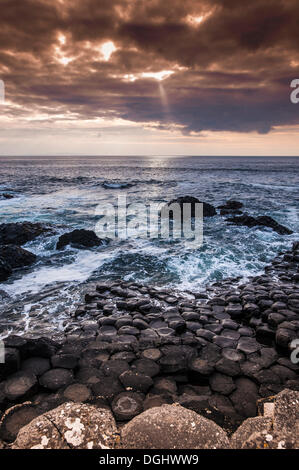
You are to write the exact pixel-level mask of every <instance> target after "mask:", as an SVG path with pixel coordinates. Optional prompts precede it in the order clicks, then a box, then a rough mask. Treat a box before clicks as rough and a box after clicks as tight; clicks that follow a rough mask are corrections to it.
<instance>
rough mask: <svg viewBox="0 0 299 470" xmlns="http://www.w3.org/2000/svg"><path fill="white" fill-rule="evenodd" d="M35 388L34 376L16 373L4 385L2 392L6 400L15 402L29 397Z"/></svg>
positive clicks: (26, 373) (35, 380)
mask: <svg viewBox="0 0 299 470" xmlns="http://www.w3.org/2000/svg"><path fill="white" fill-rule="evenodd" d="M36 386H37V379H36V376H35V375H34V374H30V373H28V372H23V371H21V372H16V373H15V374H13V375H11V376H10V377H9V378H8V379H7V380H6V381H5V383H4V388H3V392H4V394H5V396H6V397H7V398H8V400H11V401H15V400H18V399H19V398H22V397H27V396H29V394H30V393H32V392H33V391H34V389H35V388H36Z"/></svg>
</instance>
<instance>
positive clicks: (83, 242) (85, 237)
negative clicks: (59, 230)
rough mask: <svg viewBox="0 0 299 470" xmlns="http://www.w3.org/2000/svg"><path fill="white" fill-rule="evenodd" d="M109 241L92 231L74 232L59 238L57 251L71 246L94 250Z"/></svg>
mask: <svg viewBox="0 0 299 470" xmlns="http://www.w3.org/2000/svg"><path fill="white" fill-rule="evenodd" d="M106 243H107V240H102V239H101V238H99V237H97V235H96V234H95V233H94V232H93V231H92V230H84V229H81V230H73V231H72V232H69V233H64V234H63V235H61V236H60V237H59V240H58V243H57V246H56V248H57V250H59V249H61V248H64V247H65V246H67V245H71V246H73V247H75V248H82V247H86V248H92V247H94V246H101V245H105V244H106Z"/></svg>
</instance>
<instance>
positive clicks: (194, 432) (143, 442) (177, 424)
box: [121, 405, 229, 449]
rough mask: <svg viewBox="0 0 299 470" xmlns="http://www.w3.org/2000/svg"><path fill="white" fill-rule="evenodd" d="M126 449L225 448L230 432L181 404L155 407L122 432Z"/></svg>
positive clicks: (123, 444)
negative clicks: (227, 432)
mask: <svg viewBox="0 0 299 470" xmlns="http://www.w3.org/2000/svg"><path fill="white" fill-rule="evenodd" d="M121 441H122V447H123V448H125V449H224V448H229V440H228V437H227V435H226V433H225V432H224V431H223V430H222V429H221V428H220V427H219V426H217V425H216V424H215V423H213V421H209V420H207V419H205V418H203V417H202V416H200V415H198V414H197V413H195V412H194V411H190V410H187V409H186V408H183V407H181V406H179V405H163V406H162V407H159V408H151V409H149V410H147V411H145V412H143V413H142V414H141V415H139V416H137V417H136V418H134V419H133V420H132V421H130V422H129V423H128V424H126V425H125V426H124V427H123V429H122V431H121Z"/></svg>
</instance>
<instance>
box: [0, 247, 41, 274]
mask: <svg viewBox="0 0 299 470" xmlns="http://www.w3.org/2000/svg"><path fill="white" fill-rule="evenodd" d="M0 259H1V260H3V261H4V262H6V263H7V264H8V266H9V267H10V268H11V269H17V268H23V267H24V266H30V265H31V264H33V263H34V262H35V261H36V255H34V254H33V253H31V252H30V251H28V250H24V248H21V247H19V246H15V245H1V246H0Z"/></svg>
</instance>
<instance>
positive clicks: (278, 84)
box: [0, 0, 299, 153]
mask: <svg viewBox="0 0 299 470" xmlns="http://www.w3.org/2000/svg"><path fill="white" fill-rule="evenodd" d="M298 24H299V3H298V0H251V1H250V2H241V1H236V0H213V1H212V0H184V1H182V0H84V1H82V0H22V1H21V2H20V1H19V0H1V16H0V79H2V80H3V81H4V83H5V86H6V106H2V107H1V108H0V111H1V128H2V130H1V133H0V142H2V143H3V142H4V147H3V148H4V152H5V151H6V150H7V151H9V149H10V148H11V146H10V144H7V142H8V141H10V142H11V141H12V140H13V139H14V138H16V135H17V133H18V132H19V133H20V134H19V135H20V136H22V138H23V139H24V141H25V142H26V139H27V140H28V139H32V135H33V133H34V130H35V131H36V134H37V135H36V137H38V138H40V142H42V138H41V136H43V135H45V134H47V135H48V137H49V138H50V137H51V136H53V135H57V136H58V137H59V136H60V137H61V135H62V134H63V133H64V135H66V136H68V137H69V138H71V137H74V136H75V135H76V133H77V132H78V131H79V130H80V129H81V130H84V132H85V138H86V140H88V136H89V137H92V138H95V139H98V140H99V139H101V138H102V136H103V135H104V136H105V135H109V136H110V138H111V139H112V140H113V138H115V135H118V131H119V130H120V131H121V130H122V131H125V130H126V131H125V132H127V134H126V135H129V136H131V137H132V135H133V134H134V132H135V134H136V136H138V132H139V131H138V132H137V129H139V130H140V129H141V128H142V129H144V134H143V135H144V138H145V140H146V139H147V138H148V139H149V140H152V139H155V137H154V135H155V132H156V133H158V134H159V133H160V134H159V135H160V137H159V138H157V137H156V139H160V140H161V142H162V143H163V139H164V137H163V136H165V133H168V134H167V135H168V138H169V139H171V135H172V136H178V135H180V136H181V137H182V138H183V139H185V142H186V141H187V140H188V137H189V138H190V139H194V138H195V136H199V138H201V139H202V140H204V139H205V137H206V136H207V135H208V136H209V138H211V136H212V135H213V133H215V135H219V133H221V132H228V133H239V134H240V133H242V134H243V135H246V134H249V133H256V134H257V135H267V134H269V133H272V132H274V133H275V132H277V129H284V128H294V126H295V127H296V126H297V125H299V106H294V105H293V104H292V103H291V102H290V98H289V97H290V83H291V81H292V80H293V79H294V78H299V32H298ZM112 124H113V125H112ZM111 126H112V127H111ZM128 128H129V129H130V131H128ZM113 129H114V130H113ZM163 133H164V134H163ZM13 136H14V137H13ZM113 136H114V137H113ZM131 137H130V139H131ZM9 139H10V140H9ZM130 139H129V141H128V142H127V144H128V145H130V142H131V144H132V145H133V140H132V139H131V140H130ZM161 148H162V147H161ZM29 149H31V147H30V146H29V147H28V150H29ZM11 151H12V150H11ZM12 153H13V152H12ZM87 153H88V149H87ZM228 153H229V152H228Z"/></svg>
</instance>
